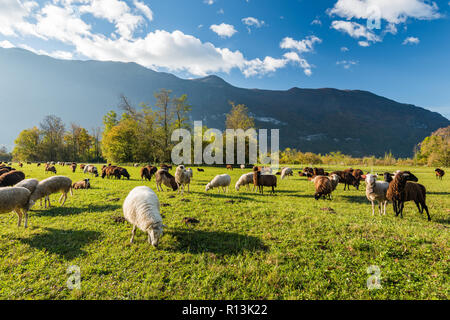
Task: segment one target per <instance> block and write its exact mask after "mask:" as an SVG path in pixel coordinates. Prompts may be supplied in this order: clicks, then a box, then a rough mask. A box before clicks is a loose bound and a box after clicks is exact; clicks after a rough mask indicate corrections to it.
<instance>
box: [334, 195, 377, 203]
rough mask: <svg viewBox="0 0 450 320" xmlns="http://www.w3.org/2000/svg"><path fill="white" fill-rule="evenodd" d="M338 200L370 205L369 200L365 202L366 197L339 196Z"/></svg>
mask: <svg viewBox="0 0 450 320" xmlns="http://www.w3.org/2000/svg"><path fill="white" fill-rule="evenodd" d="M339 198H342V199H344V200H346V201H348V202H357V203H365V204H370V202H369V200H367V198H366V196H345V195H339Z"/></svg>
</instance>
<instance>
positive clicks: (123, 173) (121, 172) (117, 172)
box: [112, 167, 130, 180]
mask: <svg viewBox="0 0 450 320" xmlns="http://www.w3.org/2000/svg"><path fill="white" fill-rule="evenodd" d="M112 173H113V175H114V176H115V177H116V178H117V179H120V178H122V177H125V178H127V179H128V180H130V174H129V173H128V171H127V169H125V168H122V167H116V168H115V169H113V172H112Z"/></svg>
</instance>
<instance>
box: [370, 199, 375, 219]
mask: <svg viewBox="0 0 450 320" xmlns="http://www.w3.org/2000/svg"><path fill="white" fill-rule="evenodd" d="M371 202H372V216H374V215H375V204H374V203H373V201H371Z"/></svg>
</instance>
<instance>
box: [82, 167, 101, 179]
mask: <svg viewBox="0 0 450 320" xmlns="http://www.w3.org/2000/svg"><path fill="white" fill-rule="evenodd" d="M80 168H81V166H80ZM88 172H89V173H90V174H92V175H95V176H96V177H98V170H97V167H96V166H94V165H92V164H88V165H87V166H85V167H84V169H83V173H88Z"/></svg>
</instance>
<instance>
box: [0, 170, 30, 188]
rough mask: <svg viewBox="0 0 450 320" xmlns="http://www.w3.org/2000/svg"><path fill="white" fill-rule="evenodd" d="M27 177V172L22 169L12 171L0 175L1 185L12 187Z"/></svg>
mask: <svg viewBox="0 0 450 320" xmlns="http://www.w3.org/2000/svg"><path fill="white" fill-rule="evenodd" d="M23 179H25V174H24V173H23V172H22V171H16V170H13V171H10V172H6V173H4V174H2V175H1V176H0V187H10V186H13V185H15V184H17V183H19V182H20V181H22V180H23Z"/></svg>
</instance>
